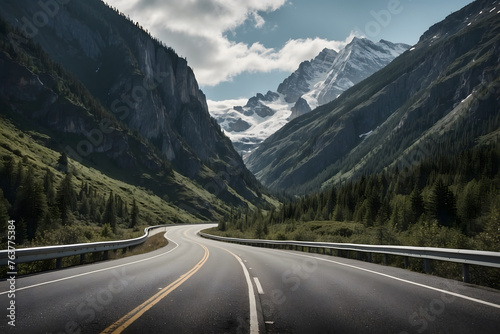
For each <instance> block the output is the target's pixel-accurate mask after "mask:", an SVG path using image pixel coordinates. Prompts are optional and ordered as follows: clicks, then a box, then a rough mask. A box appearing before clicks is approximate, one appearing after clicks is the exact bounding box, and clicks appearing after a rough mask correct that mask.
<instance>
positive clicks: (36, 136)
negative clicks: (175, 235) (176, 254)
mask: <svg viewBox="0 0 500 334" xmlns="http://www.w3.org/2000/svg"><path fill="white" fill-rule="evenodd" d="M41 138H42V139H41ZM43 138H44V136H43V135H42V134H40V133H36V132H23V131H21V130H19V129H18V128H16V127H15V126H14V125H13V124H12V123H10V122H9V121H8V120H7V119H5V118H4V117H1V116H0V222H1V223H0V234H1V235H2V237H1V240H0V249H5V248H6V239H5V238H6V236H7V233H6V228H7V221H8V220H9V219H13V220H15V221H16V246H17V247H22V246H25V247H28V246H35V245H36V246H43V245H56V244H71V243H81V242H90V241H105V240H116V239H127V238H133V237H137V236H140V235H142V234H143V229H144V227H145V226H148V225H156V224H166V223H170V222H179V221H182V222H194V221H195V219H196V218H194V217H193V216H191V215H190V214H189V213H187V212H185V211H184V210H181V209H179V208H177V207H174V206H172V205H171V204H169V203H167V202H165V201H164V200H163V199H161V198H159V197H158V196H156V195H154V194H153V193H152V192H151V191H148V190H146V189H144V188H142V187H136V186H132V185H129V184H127V183H124V182H122V181H118V180H116V179H113V178H110V177H108V176H106V175H104V174H102V173H101V172H99V171H98V170H95V169H93V168H90V167H87V166H84V165H82V164H80V163H78V162H76V161H73V160H72V159H69V158H67V156H66V155H65V154H64V153H63V154H61V153H59V152H55V151H53V150H51V149H49V148H47V147H45V146H44V145H43V144H44V142H45V141H44V139H43Z"/></svg>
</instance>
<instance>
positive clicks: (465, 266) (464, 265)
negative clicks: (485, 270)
mask: <svg viewBox="0 0 500 334" xmlns="http://www.w3.org/2000/svg"><path fill="white" fill-rule="evenodd" d="M462 279H463V281H464V283H470V275H469V264H468V263H462Z"/></svg>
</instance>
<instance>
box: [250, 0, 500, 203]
mask: <svg viewBox="0 0 500 334" xmlns="http://www.w3.org/2000/svg"><path fill="white" fill-rule="evenodd" d="M357 42H360V41H357ZM324 56H325V58H326V54H324ZM304 67H305V66H304ZM325 82H328V81H325ZM499 82H500V7H499V6H498V1H493V0H478V1H475V2H473V3H472V4H470V5H468V6H467V7H465V8H463V9H462V10H460V11H458V12H456V13H453V14H451V15H449V16H448V17H447V18H446V19H445V20H444V21H442V22H440V23H438V24H436V25H434V26H432V27H431V28H430V29H429V30H428V31H427V32H426V33H424V34H423V35H422V37H421V38H420V40H419V42H418V43H417V44H416V45H414V46H413V47H411V48H410V49H409V50H408V51H406V52H404V53H403V54H402V55H401V56H399V57H398V58H396V59H395V60H394V61H392V62H391V63H390V64H389V65H387V66H386V67H384V68H383V69H382V70H380V71H378V72H376V73H375V74H373V75H372V76H370V77H369V78H367V79H365V80H364V81H362V82H360V83H358V84H356V85H355V86H353V87H351V88H350V89H348V90H347V91H345V92H344V93H343V94H342V95H340V97H338V98H337V99H336V100H334V101H332V102H330V103H328V104H326V105H323V106H320V107H318V108H317V109H315V110H314V111H312V112H310V113H307V114H305V115H303V116H301V117H298V118H295V119H294V120H292V121H291V122H289V123H288V124H286V125H285V126H284V127H283V128H281V129H280V130H279V131H277V132H276V133H275V134H273V135H272V136H270V137H269V138H268V139H267V140H265V141H264V142H263V143H261V144H260V145H259V146H258V148H257V149H255V150H254V151H252V152H251V154H250V155H249V156H248V158H247V159H246V162H247V166H248V167H249V169H250V170H251V171H252V172H254V173H255V174H256V175H257V177H258V179H259V180H260V181H261V182H263V183H264V184H265V185H267V186H269V187H271V188H273V189H277V190H286V191H289V192H292V193H304V192H312V191H317V190H319V189H321V188H324V187H327V186H329V185H331V184H338V183H341V182H345V181H347V180H351V179H355V178H359V177H360V176H362V175H366V174H369V173H371V172H376V171H381V170H383V169H387V168H394V167H396V166H398V167H399V169H400V170H403V169H404V168H405V167H407V166H409V165H411V164H413V163H414V162H418V161H419V160H421V159H422V158H424V157H425V156H428V155H431V154H435V153H446V154H458V153H459V152H460V151H461V150H463V149H464V148H467V147H471V146H474V145H477V144H479V143H483V142H487V141H490V140H498V134H499V130H498V129H499V127H500V112H499V111H500V103H499V101H500V90H499ZM284 86H286V85H284ZM284 86H283V87H284ZM294 87H297V85H294ZM282 91H284V90H283V89H282ZM294 91H298V92H299V93H300V92H303V91H304V90H300V89H295V90H294ZM299 93H298V94H299ZM298 94H295V95H294V96H293V97H294V98H296V97H297V95H298ZM314 96H321V95H317V94H314ZM304 99H305V100H306V101H307V97H306V98H304ZM290 101H292V99H291V100H290Z"/></svg>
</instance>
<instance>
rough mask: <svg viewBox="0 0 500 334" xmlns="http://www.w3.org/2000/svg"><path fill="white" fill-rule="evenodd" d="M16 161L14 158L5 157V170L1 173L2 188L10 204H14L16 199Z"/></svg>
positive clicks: (0, 182)
mask: <svg viewBox="0 0 500 334" xmlns="http://www.w3.org/2000/svg"><path fill="white" fill-rule="evenodd" d="M14 164H15V161H14V159H13V158H12V156H10V155H8V156H4V157H3V168H2V170H1V173H0V188H1V189H3V191H4V196H5V198H6V199H7V200H8V201H9V202H10V203H14V201H15V199H16V195H15V194H16V192H15V190H16V188H15V176H16V174H15V173H14Z"/></svg>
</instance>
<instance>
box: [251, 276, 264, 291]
mask: <svg viewBox="0 0 500 334" xmlns="http://www.w3.org/2000/svg"><path fill="white" fill-rule="evenodd" d="M253 280H254V282H255V286H257V292H258V293H259V295H263V294H264V290H263V289H262V285H260V281H259V278H258V277H254V278H253Z"/></svg>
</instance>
